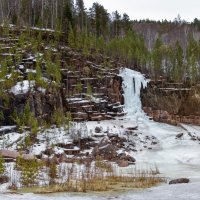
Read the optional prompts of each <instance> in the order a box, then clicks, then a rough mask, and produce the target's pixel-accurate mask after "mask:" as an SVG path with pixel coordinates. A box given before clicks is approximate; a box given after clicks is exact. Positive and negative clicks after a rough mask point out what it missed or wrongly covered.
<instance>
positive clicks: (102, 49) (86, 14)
mask: <svg viewBox="0 0 200 200" xmlns="http://www.w3.org/2000/svg"><path fill="white" fill-rule="evenodd" d="M0 11H1V12H0V13H1V14H0V21H1V22H3V21H4V22H5V21H8V22H9V23H12V24H15V25H17V26H19V27H22V26H26V27H38V28H41V29H53V30H56V31H57V32H62V33H64V34H65V35H66V42H67V43H68V45H69V46H71V47H72V48H77V49H81V50H82V52H83V54H84V55H85V56H86V57H87V56H89V55H90V53H91V51H94V50H95V52H98V53H101V54H103V55H105V56H110V57H112V58H114V59H118V60H119V61H123V63H124V64H125V65H126V66H129V67H132V68H138V69H140V70H141V71H143V72H147V73H149V74H150V75H151V76H152V77H154V78H155V79H158V78H159V77H160V76H164V77H166V78H167V79H169V80H174V81H179V82H183V81H185V80H186V79H189V80H190V82H191V83H196V82H198V81H199V79H200V78H199V77H200V76H199V75H200V69H199V68H200V66H199V65H200V56H199V55H200V42H199V41H197V40H196V39H195V38H194V37H193V34H189V36H188V38H187V45H186V48H185V47H183V45H181V43H180V42H179V41H177V42H175V43H174V44H168V43H166V42H163V40H162V38H161V37H160V35H158V37H157V38H155V39H154V45H153V48H152V49H148V48H147V44H146V43H145V40H144V37H142V36H141V35H140V34H139V33H138V32H136V31H134V28H133V27H134V26H133V25H134V23H144V22H145V23H146V24H148V23H150V24H159V25H161V27H162V31H167V30H168V29H170V28H172V27H173V29H174V28H178V27H180V26H181V25H182V24H188V25H189V26H191V27H192V28H193V30H195V31H199V30H200V21H199V20H198V19H197V18H196V19H194V21H193V22H192V23H187V22H185V21H184V20H181V18H180V16H178V17H177V18H176V19H175V20H174V21H173V22H168V21H166V20H164V21H158V22H154V21H151V20H148V19H147V20H145V21H144V20H142V21H137V22H136V21H131V20H130V18H129V16H128V15H127V14H126V13H124V14H123V15H121V14H119V12H118V11H115V12H113V13H112V14H110V13H108V11H107V10H106V9H105V8H104V7H103V6H102V5H100V4H99V3H94V4H93V5H92V7H91V8H89V9H86V8H85V6H84V1H83V0H75V1H74V0H0ZM177 31H178V30H177ZM183 48H184V49H183ZM106 62H107V61H105V63H106ZM107 65H109V63H108V62H107ZM58 78H59V77H58Z"/></svg>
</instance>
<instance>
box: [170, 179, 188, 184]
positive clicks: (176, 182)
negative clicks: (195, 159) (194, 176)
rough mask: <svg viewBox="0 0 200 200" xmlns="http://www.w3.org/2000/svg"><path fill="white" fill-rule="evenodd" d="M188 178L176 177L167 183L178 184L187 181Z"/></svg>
mask: <svg viewBox="0 0 200 200" xmlns="http://www.w3.org/2000/svg"><path fill="white" fill-rule="evenodd" d="M189 182H190V180H189V179H188V178H178V179H173V180H171V181H170V182H169V184H170V185H171V184H180V183H189Z"/></svg>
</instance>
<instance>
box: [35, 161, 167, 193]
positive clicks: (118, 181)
mask: <svg viewBox="0 0 200 200" xmlns="http://www.w3.org/2000/svg"><path fill="white" fill-rule="evenodd" d="M75 171H76V170H75V169H74V165H72V167H71V168H70V169H69V170H68V178H67V180H66V181H65V182H64V183H62V184H54V185H51V186H47V187H41V188H36V189H34V190H33V192H35V193H55V192H89V191H90V192H91V191H98V192H102V191H109V190H124V189H134V188H148V187H152V186H155V185H157V184H159V183H161V182H164V181H165V179H163V178H160V177H158V176H157V175H155V174H156V173H155V172H157V171H158V169H157V168H156V169H155V170H152V169H151V170H150V171H136V170H135V169H134V168H133V172H132V173H130V174H128V175H124V174H123V173H122V172H121V173H120V174H118V173H116V172H115V171H116V170H115V169H114V168H113V166H112V165H110V164H109V163H107V162H105V161H101V160H98V161H97V162H96V164H95V165H94V167H93V168H92V167H91V165H88V166H87V167H86V171H85V172H84V173H82V175H81V176H80V177H79V178H77V174H75V173H74V172H75Z"/></svg>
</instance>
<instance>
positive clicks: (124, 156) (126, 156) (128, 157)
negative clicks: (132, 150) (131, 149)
mask: <svg viewBox="0 0 200 200" xmlns="http://www.w3.org/2000/svg"><path fill="white" fill-rule="evenodd" d="M119 159H120V160H124V161H128V162H135V161H136V160H135V158H133V157H132V156H131V155H129V154H127V153H123V154H121V155H119Z"/></svg>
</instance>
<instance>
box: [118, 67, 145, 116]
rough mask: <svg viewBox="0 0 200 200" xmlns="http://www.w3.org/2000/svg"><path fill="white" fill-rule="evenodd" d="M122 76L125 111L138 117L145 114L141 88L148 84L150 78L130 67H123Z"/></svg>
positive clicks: (128, 114)
mask: <svg viewBox="0 0 200 200" xmlns="http://www.w3.org/2000/svg"><path fill="white" fill-rule="evenodd" d="M120 76H121V77H122V78H123V83H122V88H123V91H124V112H126V113H127V116H132V117H133V116H135V117H136V118H139V117H141V116H144V115H145V113H144V112H143V110H142V104H141V99H140V90H141V87H142V86H143V87H146V86H147V83H148V80H147V79H146V78H145V77H144V76H143V74H141V73H140V72H137V71H134V70H131V69H128V68H122V69H121V71H120Z"/></svg>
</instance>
